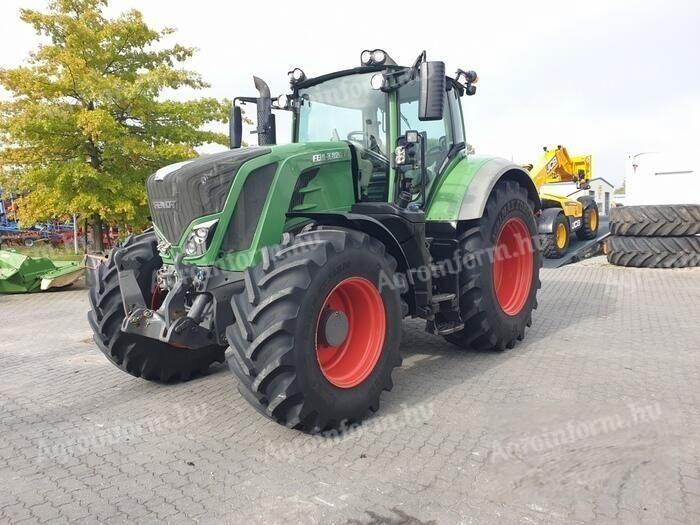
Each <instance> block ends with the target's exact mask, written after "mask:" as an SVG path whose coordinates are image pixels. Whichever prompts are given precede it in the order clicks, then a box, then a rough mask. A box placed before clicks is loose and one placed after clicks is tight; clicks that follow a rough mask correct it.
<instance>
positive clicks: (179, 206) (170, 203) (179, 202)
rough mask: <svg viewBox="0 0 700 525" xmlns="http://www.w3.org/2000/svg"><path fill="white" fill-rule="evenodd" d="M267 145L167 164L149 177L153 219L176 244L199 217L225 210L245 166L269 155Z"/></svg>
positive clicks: (149, 194) (148, 185)
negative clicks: (234, 184)
mask: <svg viewBox="0 0 700 525" xmlns="http://www.w3.org/2000/svg"><path fill="white" fill-rule="evenodd" d="M270 151H271V149H270V148H266V147H251V148H245V149H234V150H229V151H224V152H221V153H214V154H212V155H203V156H201V157H198V158H196V159H194V160H190V161H185V162H180V163H177V164H172V165H170V166H165V167H164V168H161V169H159V170H158V171H157V172H155V173H154V174H153V175H151V176H150V177H148V180H147V181H146V187H147V190H148V202H149V206H150V209H151V217H152V219H153V223H154V224H155V225H156V227H157V228H158V230H160V232H161V233H162V234H163V235H164V236H165V238H166V239H167V240H168V241H169V242H170V243H172V244H175V243H177V242H178V241H179V240H180V237H181V236H182V234H183V232H184V230H185V228H187V226H188V225H189V224H190V223H191V222H192V221H193V220H194V219H196V218H197V217H202V216H204V215H210V214H212V213H217V212H219V211H221V210H222V209H223V207H224V203H225V202H226V197H227V196H228V194H229V190H230V188H231V184H232V183H233V180H234V178H235V177H236V174H237V173H238V171H239V169H240V168H241V166H242V165H243V164H244V163H245V162H247V161H249V160H251V159H254V158H257V157H260V156H262V155H267V154H269V153H270Z"/></svg>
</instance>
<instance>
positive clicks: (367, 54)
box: [360, 51, 372, 66]
mask: <svg viewBox="0 0 700 525" xmlns="http://www.w3.org/2000/svg"><path fill="white" fill-rule="evenodd" d="M371 59H372V52H371V51H363V52H362V54H361V55H360V61H361V62H362V65H363V66H366V65H368V64H369V61H370V60H371Z"/></svg>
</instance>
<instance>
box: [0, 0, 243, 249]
mask: <svg viewBox="0 0 700 525" xmlns="http://www.w3.org/2000/svg"><path fill="white" fill-rule="evenodd" d="M106 5H107V1H106V0H53V1H51V2H50V3H49V4H48V10H47V12H39V11H35V10H29V9H22V10H21V11H20V18H21V20H23V21H24V22H26V23H28V24H31V25H32V26H33V27H34V29H35V30H36V32H37V33H38V34H39V35H41V36H42V37H43V43H42V44H41V45H39V47H38V49H36V50H35V51H34V52H33V53H31V54H30V56H29V58H28V60H27V62H26V64H25V65H23V66H21V67H17V68H12V69H0V84H1V85H2V86H4V87H5V89H6V90H8V91H9V92H10V94H11V98H10V99H9V100H6V101H2V102H0V144H1V145H0V186H4V187H5V189H6V190H11V191H13V192H15V193H19V194H20V195H21V197H20V199H19V202H18V208H19V210H20V219H21V220H22V221H23V222H24V223H26V224H32V223H34V222H36V221H40V220H46V219H49V218H52V217H56V216H60V215H64V214H72V213H79V214H81V215H82V216H83V217H86V218H89V220H90V223H91V225H92V227H93V232H94V233H95V234H96V235H95V236H94V237H95V240H96V242H97V244H98V248H101V237H102V236H101V231H102V225H103V224H104V223H105V221H119V222H121V223H124V222H132V223H143V222H144V221H145V218H146V215H147V213H148V211H147V204H146V194H145V188H144V182H145V179H146V177H147V176H148V175H149V174H150V173H152V172H153V171H155V170H156V169H158V168H159V167H161V166H163V165H166V164H170V163H173V162H178V161H181V160H183V159H186V158H190V157H193V156H195V155H196V152H195V149H194V148H195V147H196V146H199V145H202V144H205V143H221V144H225V143H226V142H227V137H226V136H225V135H223V134H220V133H214V132H211V131H206V130H203V127H204V126H205V125H206V124H207V123H210V122H214V121H219V122H225V121H226V120H227V119H228V108H229V106H230V104H229V103H228V102H227V101H219V100H216V99H214V98H199V99H196V100H189V101H174V100H168V99H165V98H163V96H162V95H163V91H164V90H166V89H167V90H168V91H172V90H177V89H179V88H190V89H194V90H198V89H202V88H205V87H207V84H206V83H205V82H204V81H203V80H202V78H201V77H200V76H199V75H198V74H196V73H194V72H192V71H188V70H186V69H183V68H181V67H179V65H180V64H181V63H182V62H184V61H186V60H187V59H188V58H190V57H191V56H192V54H193V53H194V50H193V48H190V47H184V46H181V45H171V46H165V45H164V44H163V39H164V37H166V36H167V35H170V34H171V33H173V30H172V29H163V30H155V29H152V28H150V27H149V26H148V25H147V24H146V23H145V22H144V20H143V17H142V15H141V13H140V12H138V11H135V10H132V11H129V12H126V13H124V14H122V15H120V16H118V17H116V18H111V19H110V18H106V17H105V15H104V13H103V9H104V8H105V6H106Z"/></svg>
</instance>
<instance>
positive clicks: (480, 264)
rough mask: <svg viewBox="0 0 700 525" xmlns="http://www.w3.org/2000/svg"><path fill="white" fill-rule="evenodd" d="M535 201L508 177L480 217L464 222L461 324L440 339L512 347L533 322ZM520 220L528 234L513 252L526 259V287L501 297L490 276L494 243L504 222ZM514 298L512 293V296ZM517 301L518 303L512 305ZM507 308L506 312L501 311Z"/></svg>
mask: <svg viewBox="0 0 700 525" xmlns="http://www.w3.org/2000/svg"><path fill="white" fill-rule="evenodd" d="M533 209H534V203H533V202H532V201H531V200H529V199H528V195H527V190H526V189H525V188H523V187H522V186H521V185H519V184H517V183H516V182H512V181H503V182H499V183H498V184H497V185H496V187H495V188H494V190H493V192H492V193H491V196H490V197H489V200H488V202H487V203H486V209H485V210H484V215H483V217H482V218H481V219H478V220H476V221H469V222H468V223H467V224H466V225H465V226H466V228H465V229H464V231H462V233H461V235H460V245H461V248H462V253H463V255H462V258H463V262H464V264H463V265H462V271H461V274H460V283H461V290H460V312H461V315H462V320H463V321H464V328H463V329H462V330H461V331H459V332H456V333H454V334H450V335H447V336H445V339H446V340H447V341H449V342H451V343H454V344H456V345H458V346H460V347H462V348H466V349H474V350H504V349H506V348H513V347H514V346H515V344H516V341H520V340H522V339H523V337H524V336H525V328H526V327H527V326H530V325H531V324H532V310H534V309H535V308H537V290H538V289H539V288H540V279H539V272H540V267H541V266H542V258H541V256H540V252H539V251H538V250H537V247H536V246H535V243H534V239H535V236H536V235H537V226H536V223H535V217H534V215H533ZM511 220H514V221H516V224H522V225H523V227H524V228H526V230H525V231H526V232H527V236H526V237H523V238H521V240H520V241H519V242H520V243H521V246H520V248H521V249H522V250H524V252H515V253H514V254H513V255H512V257H517V256H523V257H524V256H527V257H530V258H531V261H530V263H529V268H530V269H529V272H528V275H527V279H525V280H521V279H518V280H517V281H516V282H518V283H519V284H518V286H520V287H523V288H525V287H527V288H526V290H525V291H523V293H522V296H521V297H520V298H519V300H517V301H515V300H513V301H506V302H504V301H503V299H499V296H500V295H501V294H500V293H499V290H498V289H497V285H496V282H495V281H496V279H494V262H495V261H498V260H499V255H498V253H496V254H494V248H495V246H496V245H497V241H498V240H499V239H500V234H501V232H503V231H505V229H506V228H505V226H506V225H507V224H514V223H512V222H510V223H509V221H511ZM514 298H516V299H517V294H516V296H514ZM516 303H517V304H516ZM506 310H508V312H509V313H506Z"/></svg>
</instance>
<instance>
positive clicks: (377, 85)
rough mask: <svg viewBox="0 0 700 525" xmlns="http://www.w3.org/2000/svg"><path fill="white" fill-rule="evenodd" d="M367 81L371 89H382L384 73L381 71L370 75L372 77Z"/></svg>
mask: <svg viewBox="0 0 700 525" xmlns="http://www.w3.org/2000/svg"><path fill="white" fill-rule="evenodd" d="M369 83H370V85H371V86H372V89H382V87H384V75H383V74H382V73H376V74H374V75H372V78H370V79H369Z"/></svg>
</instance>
